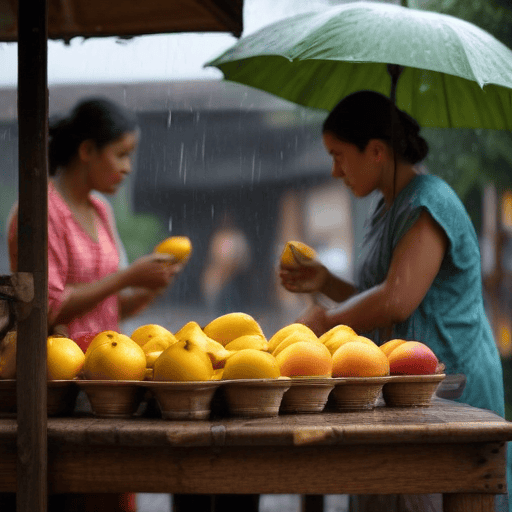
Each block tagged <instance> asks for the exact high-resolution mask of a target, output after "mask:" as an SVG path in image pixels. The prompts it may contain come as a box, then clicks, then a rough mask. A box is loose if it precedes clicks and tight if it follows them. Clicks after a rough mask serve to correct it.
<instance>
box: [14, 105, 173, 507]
mask: <svg viewBox="0 0 512 512" xmlns="http://www.w3.org/2000/svg"><path fill="white" fill-rule="evenodd" d="M138 139H139V132H138V127H137V122H136V119H135V116H134V115H132V114H131V113H129V112H125V111H124V110H123V109H121V108H120V107H119V106H118V105H116V104H114V103H112V102H110V101H108V100H105V99H90V100H85V101H82V102H80V103H79V104H78V105H77V106H76V107H75V108H74V110H73V111H72V112H71V114H70V115H69V116H68V117H65V118H63V119H61V120H59V121H58V122H55V123H51V126H50V145H49V163H50V181H49V187H48V323H49V326H48V327H49V333H52V332H61V333H65V334H66V335H67V336H69V337H70V338H71V339H75V340H76V341H77V342H79V339H80V337H81V336H82V335H84V334H86V333H89V334H94V333H98V332H101V331H104V330H114V331H118V332H119V323H120V320H121V319H122V318H125V317H127V316H130V315H133V314H135V313H137V312H139V311H140V310H141V309H143V308H144V307H146V306H147V305H148V304H149V303H150V302H151V301H152V300H153V299H154V298H155V297H156V296H157V295H158V294H159V293H160V292H161V291H162V290H164V289H165V288H166V287H167V286H168V285H169V284H170V283H171V280H172V278H173V276H174V275H175V274H176V273H177V272H179V271H180V270H181V269H182V266H181V265H177V264H171V262H170V256H168V255H163V254H158V255H157V254H149V255H147V256H143V257H142V258H140V259H138V260H136V261H135V262H134V263H132V264H131V265H129V266H126V267H124V268H120V259H121V256H120V254H121V252H120V244H119V242H118V240H119V237H118V234H117V229H116V226H115V222H114V217H113V215H112V211H111V208H110V206H109V205H108V203H107V202H106V201H104V200H102V199H101V198H100V197H99V196H98V195H96V194H94V192H95V191H97V192H100V193H102V194H114V193H115V192H116V191H117V190H118V188H119V186H120V185H121V183H122V182H123V180H124V179H125V178H126V177H127V176H128V175H129V174H130V172H131V170H132V167H131V157H132V153H133V152H134V150H135V148H136V146H137V143H138ZM17 219H18V216H17V205H15V206H14V207H13V211H12V213H11V216H10V220H9V232H8V241H9V257H10V265H11V270H12V271H13V272H16V267H17V234H18V222H17ZM22 227H23V226H22ZM84 339H85V338H84ZM91 339H92V338H89V342H90V341H91ZM81 346H82V349H84V350H85V349H86V348H87V342H84V343H82V344H81ZM127 496H128V497H129V498H130V499H128V500H127V499H126V497H127ZM61 498H62V499H61ZM52 499H53V500H55V503H54V504H53V506H52V510H59V511H60V510H62V511H73V512H74V511H80V512H88V511H89V510H91V511H93V510H94V511H95V512H100V511H103V510H104V511H107V510H108V511H109V512H116V511H133V510H135V505H134V502H135V499H134V495H126V494H125V495H121V496H120V495H112V494H111V495H102V496H95V495H76V494H75V495H69V496H68V497H60V498H58V499H57V498H52ZM57 503H58V504H57Z"/></svg>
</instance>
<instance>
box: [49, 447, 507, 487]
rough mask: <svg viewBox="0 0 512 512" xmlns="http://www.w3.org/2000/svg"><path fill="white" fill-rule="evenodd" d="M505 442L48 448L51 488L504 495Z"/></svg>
mask: <svg viewBox="0 0 512 512" xmlns="http://www.w3.org/2000/svg"><path fill="white" fill-rule="evenodd" d="M505 452H506V450H505V444H504V443H501V444H500V443H488V444H453V445H446V444H430V445H392V446H385V445H373V446H372V445H361V446H340V447H302V448H301V449H296V448H295V449H294V448H293V447H289V446H288V447H283V446H266V447H264V446H257V447H218V448H210V449H209V448H204V447H192V448H167V449H162V448H159V449H148V448H147V447H135V446H133V447H131V448H126V447H120V446H94V447H93V446H74V447H66V448H65V449H60V450H59V449H58V448H57V447H55V448H52V449H51V450H50V456H49V466H48V467H49V485H50V489H51V491H53V492H84V491H86V490H88V491H90V492H126V491H131V492H150V493H151V492H171V493H208V494H210V493H213V494H215V493H233V492H235V493H264V494H272V493H284V494H287V493H294V494H345V493H350V494H367V493H369V494H389V493H397V494H400V493H413V494H417V493H434V492H479V493H503V492H505V488H506V487H505V486H506V470H505Z"/></svg>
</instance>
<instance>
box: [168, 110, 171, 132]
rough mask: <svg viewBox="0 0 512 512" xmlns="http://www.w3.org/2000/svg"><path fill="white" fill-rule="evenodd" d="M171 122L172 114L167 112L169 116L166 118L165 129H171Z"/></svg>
mask: <svg viewBox="0 0 512 512" xmlns="http://www.w3.org/2000/svg"><path fill="white" fill-rule="evenodd" d="M171 120H172V112H171V111H170V110H169V115H168V116H167V128H170V127H171Z"/></svg>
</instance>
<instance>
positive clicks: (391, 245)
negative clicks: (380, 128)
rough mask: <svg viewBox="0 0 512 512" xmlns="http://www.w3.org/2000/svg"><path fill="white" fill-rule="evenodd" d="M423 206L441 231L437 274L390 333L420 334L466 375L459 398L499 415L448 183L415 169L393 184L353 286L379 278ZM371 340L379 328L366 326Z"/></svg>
mask: <svg viewBox="0 0 512 512" xmlns="http://www.w3.org/2000/svg"><path fill="white" fill-rule="evenodd" d="M423 210H426V211H428V212H429V214H430V215H431V216H432V217H433V219H434V220H435V221H436V222H437V223H438V224H439V225H440V226H441V227H442V229H443V230H444V232H445V233H446V236H447V237H448V241H449V243H448V250H447V253H446V255H445V257H444V259H443V262H442V264H441V268H440V270H439V273H438V274H437V276H436V278H435V280H434V282H433V283H432V286H431V288H430V290H429V291H428V293H427V295H426V296H425V298H424V299H423V301H422V302H421V304H420V305H419V307H418V309H416V311H414V313H413V314H412V315H411V316H410V317H409V318H408V319H407V320H406V321H404V322H402V323H399V324H395V326H394V328H393V334H392V338H402V339H406V340H416V341H421V342H423V343H425V344H426V345H428V346H429V347H430V348H431V349H432V350H433V351H434V353H435V354H436V355H437V357H438V359H439V361H441V362H443V363H444V364H445V365H446V373H447V374H453V373H463V374H465V375H466V379H467V382H466V387H465V390H464V393H463V394H462V396H461V397H460V399H459V400H460V401H461V402H464V403H467V404H469V405H472V406H474V407H479V408H482V409H490V410H492V411H494V412H495V413H497V414H499V415H500V416H504V413H505V411H504V408H505V405H504V390H503V375H502V367H501V361H500V357H499V353H498V350H497V347H496V343H495V341H494V337H493V334H492V330H491V327H490V324H489V322H488V319H487V316H486V313H485V309H484V302H483V296H482V277H481V262H480V249H479V245H478V239H477V236H476V233H475V230H474V227H473V224H472V222H471V219H470V218H469V216H468V214H467V212H466V209H465V208H464V205H463V204H462V202H461V201H460V199H459V198H458V196H457V195H456V193H455V192H454V191H453V189H452V188H450V186H449V185H448V184H447V183H446V182H444V181H443V180H442V179H441V178H439V177H437V176H433V175H418V176H416V177H415V178H414V179H413V180H411V181H410V182H409V183H408V184H407V186H406V187H405V188H404V189H402V190H401V191H400V193H399V194H398V195H397V197H396V199H395V201H394V202H393V205H392V206H391V208H389V209H387V208H386V206H385V204H384V201H383V200H381V201H380V202H379V203H378V204H377V206H376V209H375V211H374V213H373V215H372V216H371V217H370V219H369V223H368V224H367V232H366V236H365V243H364V246H365V252H364V255H362V261H363V263H362V265H361V266H360V267H359V269H358V281H357V287H358V288H359V289H360V291H364V290H367V289H368V288H371V287H373V286H375V285H377V284H379V283H381V282H382V281H384V279H385V277H386V274H387V271H388V268H389V265H390V261H391V256H392V252H393V250H394V249H395V247H396V245H397V244H398V242H399V241H400V239H401V238H402V236H403V235H404V234H405V233H406V232H407V231H408V230H409V229H410V228H411V226H412V225H413V224H414V223H415V222H416V220H417V219H418V217H419V215H420V213H421V212H422V211H423ZM365 334H366V335H367V336H369V337H371V338H372V339H373V340H374V341H375V342H376V343H377V344H379V345H381V344H382V343H384V342H385V341H387V340H385V339H380V337H379V336H380V335H379V333H378V332H373V333H365Z"/></svg>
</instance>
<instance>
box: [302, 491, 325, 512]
mask: <svg viewBox="0 0 512 512" xmlns="http://www.w3.org/2000/svg"><path fill="white" fill-rule="evenodd" d="M301 502H302V503H301V505H302V506H301V511H302V512H324V495H323V494H303V495H302V496H301Z"/></svg>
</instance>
